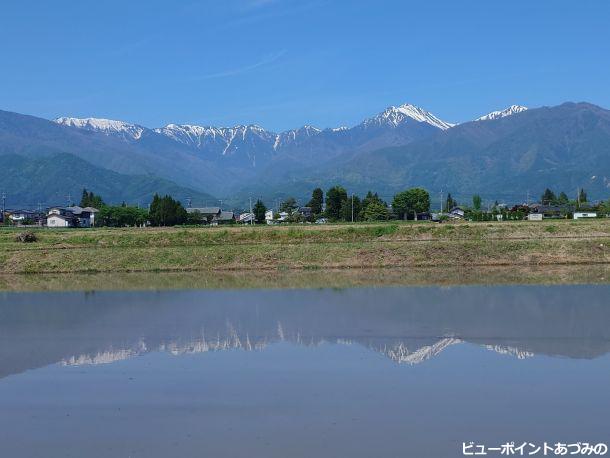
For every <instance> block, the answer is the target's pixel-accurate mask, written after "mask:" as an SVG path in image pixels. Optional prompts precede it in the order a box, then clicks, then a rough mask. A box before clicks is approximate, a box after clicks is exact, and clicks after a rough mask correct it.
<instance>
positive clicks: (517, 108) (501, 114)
mask: <svg viewBox="0 0 610 458" xmlns="http://www.w3.org/2000/svg"><path fill="white" fill-rule="evenodd" d="M526 110H527V107H524V106H522V105H511V106H510V107H508V108H506V109H504V110H499V111H492V112H491V113H488V114H486V115H485V116H481V117H480V118H477V119H475V121H490V120H493V119H500V118H505V117H506V116H512V115H514V114H517V113H522V112H524V111H526Z"/></svg>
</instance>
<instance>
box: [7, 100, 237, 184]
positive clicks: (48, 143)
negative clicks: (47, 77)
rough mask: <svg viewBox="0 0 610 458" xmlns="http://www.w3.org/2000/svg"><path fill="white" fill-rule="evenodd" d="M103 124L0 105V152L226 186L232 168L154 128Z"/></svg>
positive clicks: (192, 182)
mask: <svg viewBox="0 0 610 458" xmlns="http://www.w3.org/2000/svg"><path fill="white" fill-rule="evenodd" d="M97 121H99V120H97ZM66 123H68V124H66ZM102 125H103V123H100V122H93V121H88V122H82V123H79V122H78V120H75V119H71V120H70V121H64V122H63V123H61V124H60V123H57V122H52V121H48V120H46V119H41V118H36V117H34V116H27V115H22V114H18V113H11V112H7V111H0V155H2V154H17V155H21V156H26V157H30V158H42V157H48V156H51V155H54V154H59V153H67V154H72V155H74V156H77V157H79V158H80V159H83V160H85V161H87V162H89V163H91V164H93V165H95V166H97V167H100V168H104V169H108V170H111V171H114V172H117V173H121V174H127V175H153V176H157V177H159V178H164V179H166V180H170V181H174V182H176V183H179V184H180V185H181V186H185V187H188V188H191V189H195V190H198V191H200V192H204V193H208V192H209V190H210V189H218V188H221V187H222V185H223V184H224V183H225V182H226V180H227V177H228V176H230V175H231V173H232V172H231V170H229V169H221V168H219V167H217V166H216V165H215V164H214V163H213V162H212V161H209V160H206V159H205V158H202V157H201V156H200V155H196V154H193V153H192V151H189V150H186V149H185V148H181V147H180V145H179V144H177V143H176V142H174V141H172V140H170V139H168V138H167V137H165V136H163V135H159V134H156V133H155V132H152V131H150V130H149V129H144V130H142V131H141V134H140V135H139V137H138V138H137V139H136V138H131V137H130V135H127V132H130V129H129V128H127V127H125V126H124V127H123V128H122V127H121V126H120V125H119V124H114V123H107V124H106V125H104V128H103V129H102V128H101V127H102ZM77 126H80V127H77ZM112 126H114V129H113V128H112ZM131 131H132V132H133V130H131ZM58 180H60V182H61V180H62V178H61V177H58ZM7 191H8V192H10V190H7Z"/></svg>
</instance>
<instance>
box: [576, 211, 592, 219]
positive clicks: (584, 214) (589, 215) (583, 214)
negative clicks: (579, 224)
mask: <svg viewBox="0 0 610 458" xmlns="http://www.w3.org/2000/svg"><path fill="white" fill-rule="evenodd" d="M583 218H597V212H575V213H574V219H583Z"/></svg>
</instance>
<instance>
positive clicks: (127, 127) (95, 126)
mask: <svg viewBox="0 0 610 458" xmlns="http://www.w3.org/2000/svg"><path fill="white" fill-rule="evenodd" d="M54 122H56V123H57V124H61V125H63V126H69V127H77V128H80V129H85V130H91V131H96V132H102V133H105V134H106V135H113V134H121V135H123V136H124V137H125V138H129V139H133V140H138V139H140V137H141V136H142V133H143V132H144V130H146V128H145V127H142V126H139V125H137V124H131V123H128V122H124V121H116V120H113V119H104V118H70V117H65V116H64V117H60V118H56V119H54Z"/></svg>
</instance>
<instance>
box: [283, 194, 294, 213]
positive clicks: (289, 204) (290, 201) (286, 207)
mask: <svg viewBox="0 0 610 458" xmlns="http://www.w3.org/2000/svg"><path fill="white" fill-rule="evenodd" d="M297 208H298V205H297V201H296V199H295V198H294V197H288V198H287V199H286V200H285V201H284V202H282V203H281V204H280V211H281V212H287V213H289V214H290V213H292V212H293V211H294V210H296V209H297Z"/></svg>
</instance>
